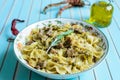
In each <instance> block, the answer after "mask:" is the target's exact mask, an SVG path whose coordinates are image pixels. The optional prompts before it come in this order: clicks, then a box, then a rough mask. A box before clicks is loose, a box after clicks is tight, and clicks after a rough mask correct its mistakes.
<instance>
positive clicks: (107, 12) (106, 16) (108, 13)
mask: <svg viewBox="0 0 120 80" xmlns="http://www.w3.org/2000/svg"><path fill="white" fill-rule="evenodd" d="M112 14H113V6H112V5H111V4H110V3H107V2H105V1H99V2H96V3H94V4H93V5H92V6H91V14H90V19H89V22H91V23H93V24H96V25H97V26H99V27H107V26H108V25H109V24H110V23H111V19H112Z"/></svg>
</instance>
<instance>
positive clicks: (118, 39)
mask: <svg viewBox="0 0 120 80" xmlns="http://www.w3.org/2000/svg"><path fill="white" fill-rule="evenodd" d="M59 1H61V0H0V80H50V79H48V78H45V77H42V76H40V75H38V74H36V73H34V72H32V71H31V70H28V69H27V68H25V67H24V66H23V65H21V64H20V63H19V62H18V61H17V59H16V57H15V55H14V50H13V42H8V41H7V38H9V37H11V36H12V33H11V31H10V28H11V22H12V20H13V19H14V18H19V19H23V20H25V22H24V23H18V24H17V28H18V29H19V30H22V29H24V28H25V27H26V26H27V25H30V24H32V23H34V22H37V21H41V20H45V19H51V18H55V17H56V14H57V12H58V10H59V9H60V8H61V7H62V6H59V7H53V8H51V9H49V10H48V11H47V14H46V15H44V14H41V13H40V12H41V11H42V10H43V8H44V7H45V6H46V5H47V4H50V3H55V2H59ZM89 1H90V2H91V3H94V2H96V1H97V0H89ZM112 4H113V6H114V13H113V18H112V23H111V25H110V26H109V27H107V28H100V30H101V31H102V32H103V33H104V34H105V35H106V36H107V39H108V41H109V52H108V55H107V57H106V58H105V60H104V61H103V62H102V63H101V64H99V65H98V66H97V67H95V68H94V69H93V70H90V71H88V72H86V73H83V74H80V75H79V76H78V77H76V78H74V79H69V80H120V0H114V1H113V2H112ZM89 15H90V6H85V7H82V8H70V9H67V10H65V11H64V12H63V13H62V15H61V16H60V18H71V19H77V20H85V19H88V18H89Z"/></svg>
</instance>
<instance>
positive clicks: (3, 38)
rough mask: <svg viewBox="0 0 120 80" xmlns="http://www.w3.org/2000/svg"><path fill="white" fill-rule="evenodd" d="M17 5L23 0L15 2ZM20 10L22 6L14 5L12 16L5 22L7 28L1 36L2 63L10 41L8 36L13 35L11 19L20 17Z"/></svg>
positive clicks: (0, 61)
mask: <svg viewBox="0 0 120 80" xmlns="http://www.w3.org/2000/svg"><path fill="white" fill-rule="evenodd" d="M15 3H16V4H15V6H19V7H20V5H21V4H22V2H21V1H19V3H18V0H17V1H16V2H15ZM14 10H15V11H16V13H14ZM19 11H20V8H16V7H14V8H13V10H12V11H11V16H10V17H9V19H8V21H7V23H6V24H5V26H6V27H5V29H4V31H3V34H2V35H1V36H0V39H1V42H0V44H1V45H3V46H2V48H1V50H0V59H1V60H0V65H1V64H2V60H3V58H4V55H5V54H4V53H5V50H6V47H7V45H8V42H7V38H9V37H11V36H12V34H11V29H10V27H11V21H12V20H13V19H14V18H15V17H18V14H19Z"/></svg>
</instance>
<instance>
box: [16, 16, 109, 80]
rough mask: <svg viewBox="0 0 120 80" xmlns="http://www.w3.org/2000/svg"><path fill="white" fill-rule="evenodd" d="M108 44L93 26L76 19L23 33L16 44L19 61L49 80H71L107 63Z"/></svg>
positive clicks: (32, 27) (46, 23) (36, 26)
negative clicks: (69, 79) (50, 79)
mask: <svg viewBox="0 0 120 80" xmlns="http://www.w3.org/2000/svg"><path fill="white" fill-rule="evenodd" d="M108 48H109V46H108V40H107V38H106V37H105V35H104V33H102V32H101V31H100V30H98V29H97V28H96V27H94V26H93V25H90V24H88V23H86V22H83V21H79V20H74V19H63V18H60V19H49V20H44V21H39V22H36V23H34V24H31V25H29V26H28V27H26V28H25V29H23V30H22V31H21V32H20V33H19V34H18V35H17V37H16V39H15V41H14V51H15V55H16V57H17V59H18V60H19V62H20V63H22V64H23V65H24V66H25V67H27V68H28V69H30V70H32V71H34V72H36V73H38V74H40V75H42V76H44V77H48V78H53V79H68V78H73V77H76V76H78V75H79V74H82V73H83V72H87V71H89V70H91V69H93V68H94V67H95V66H97V65H98V64H99V63H100V62H101V61H103V60H104V58H105V57H106V55H107V53H108Z"/></svg>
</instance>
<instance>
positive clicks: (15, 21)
mask: <svg viewBox="0 0 120 80" xmlns="http://www.w3.org/2000/svg"><path fill="white" fill-rule="evenodd" d="M17 22H24V20H20V19H13V21H12V25H11V31H12V34H13V35H15V36H16V35H17V34H18V33H19V31H18V30H17V29H16V23H17Z"/></svg>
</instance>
